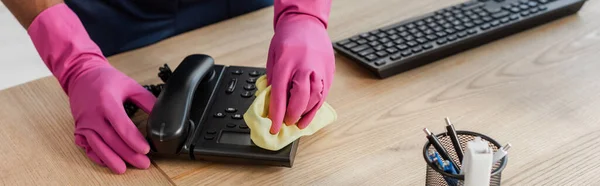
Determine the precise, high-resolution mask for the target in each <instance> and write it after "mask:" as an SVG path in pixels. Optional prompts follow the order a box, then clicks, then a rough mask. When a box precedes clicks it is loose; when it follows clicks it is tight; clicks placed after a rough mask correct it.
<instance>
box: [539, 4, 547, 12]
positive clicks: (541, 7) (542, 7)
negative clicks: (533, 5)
mask: <svg viewBox="0 0 600 186" xmlns="http://www.w3.org/2000/svg"><path fill="white" fill-rule="evenodd" d="M538 8H539V9H540V11H544V10H546V9H548V7H546V6H544V5H541V6H539V7H538Z"/></svg>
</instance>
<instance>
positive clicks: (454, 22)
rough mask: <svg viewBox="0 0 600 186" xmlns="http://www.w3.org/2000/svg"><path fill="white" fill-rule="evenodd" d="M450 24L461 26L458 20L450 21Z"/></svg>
mask: <svg viewBox="0 0 600 186" xmlns="http://www.w3.org/2000/svg"><path fill="white" fill-rule="evenodd" d="M452 24H453V25H454V26H458V25H462V22H460V21H459V20H456V21H452Z"/></svg>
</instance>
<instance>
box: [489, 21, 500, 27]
mask: <svg viewBox="0 0 600 186" xmlns="http://www.w3.org/2000/svg"><path fill="white" fill-rule="evenodd" d="M490 24H491V25H492V27H495V26H498V25H500V21H498V20H495V21H492V22H491V23H490Z"/></svg>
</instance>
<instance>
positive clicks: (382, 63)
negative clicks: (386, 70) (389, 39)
mask: <svg viewBox="0 0 600 186" xmlns="http://www.w3.org/2000/svg"><path fill="white" fill-rule="evenodd" d="M385 63H387V60H386V59H380V60H377V61H375V65H377V66H381V65H385Z"/></svg>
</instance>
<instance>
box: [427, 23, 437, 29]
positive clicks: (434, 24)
mask: <svg viewBox="0 0 600 186" xmlns="http://www.w3.org/2000/svg"><path fill="white" fill-rule="evenodd" d="M437 25H438V24H437V23H435V22H433V23H429V24H427V26H428V27H429V28H433V27H436V26H437Z"/></svg>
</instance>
